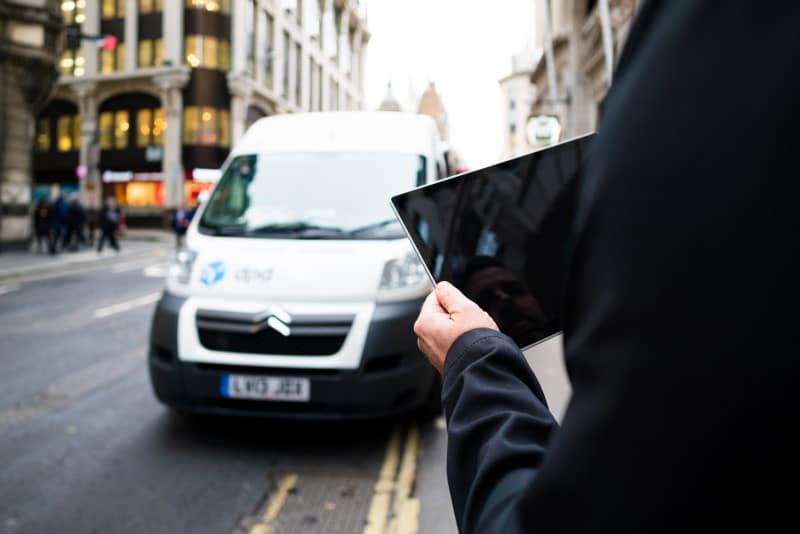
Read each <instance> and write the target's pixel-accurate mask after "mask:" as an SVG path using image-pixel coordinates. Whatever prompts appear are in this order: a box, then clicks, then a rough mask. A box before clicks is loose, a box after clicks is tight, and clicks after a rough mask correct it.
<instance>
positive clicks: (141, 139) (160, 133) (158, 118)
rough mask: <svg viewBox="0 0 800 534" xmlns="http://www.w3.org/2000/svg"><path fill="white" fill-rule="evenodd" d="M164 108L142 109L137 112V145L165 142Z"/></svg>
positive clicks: (144, 145) (143, 145)
mask: <svg viewBox="0 0 800 534" xmlns="http://www.w3.org/2000/svg"><path fill="white" fill-rule="evenodd" d="M164 126H165V123H164V110H163V109H161V108H157V109H140V110H139V111H137V112H136V146H138V147H148V146H152V145H162V144H164Z"/></svg>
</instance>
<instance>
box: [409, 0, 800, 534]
mask: <svg viewBox="0 0 800 534" xmlns="http://www.w3.org/2000/svg"><path fill="white" fill-rule="evenodd" d="M798 27H800V3H797V2H794V1H788V0H785V1H776V2H770V3H769V5H768V6H766V5H764V4H761V3H758V2H749V1H742V0H732V1H729V2H667V1H659V0H650V1H646V2H644V3H643V4H642V5H641V7H640V11H639V14H638V15H637V19H636V20H635V21H634V23H633V26H632V28H631V30H630V33H629V34H628V37H627V44H626V45H625V48H624V50H623V51H622V55H621V57H620V58H619V60H618V63H617V70H616V72H615V73H614V77H613V80H614V83H613V85H612V86H611V88H610V90H609V93H608V94H607V96H606V98H605V100H604V103H603V118H602V123H601V126H600V128H599V130H598V136H597V140H596V143H594V144H593V147H592V155H591V158H590V160H589V163H588V166H587V168H586V170H585V172H584V176H583V177H582V181H581V188H582V189H581V191H580V195H579V202H578V215H577V219H576V223H575V226H574V227H573V238H572V240H571V252H570V255H569V257H568V258H567V266H566V268H565V269H566V273H567V274H566V276H567V282H566V297H565V302H564V303H563V310H564V312H563V325H564V326H563V341H564V353H565V362H566V366H567V369H568V373H569V377H570V380H571V386H572V396H571V399H570V402H569V405H568V407H567V409H566V413H565V414H564V416H563V419H562V421H561V426H560V427H559V424H557V422H556V419H555V417H554V416H553V415H552V414H551V413H550V411H549V410H548V407H547V404H546V399H545V396H544V394H543V393H542V389H541V388H540V385H539V383H538V381H537V378H536V376H535V375H534V373H533V372H532V371H531V368H530V367H529V365H528V363H527V362H526V360H525V357H524V355H523V354H522V352H521V351H520V350H519V348H518V347H517V345H516V344H515V343H514V342H513V340H512V339H511V338H510V337H508V336H506V335H505V334H504V333H501V332H499V331H498V329H497V325H496V324H495V323H494V321H493V320H492V319H491V318H490V317H489V316H488V315H487V314H486V313H484V311H483V310H482V309H481V308H480V307H478V305H477V304H475V303H474V302H472V301H471V300H469V299H467V298H466V297H465V296H464V295H463V294H462V293H461V292H460V291H459V290H457V289H456V288H455V287H454V286H452V285H450V284H447V283H441V284H439V285H437V287H436V289H435V291H434V292H433V293H431V295H429V297H428V299H427V300H426V302H425V304H424V305H423V308H422V310H421V312H420V315H419V318H418V320H417V322H416V324H415V332H416V334H417V336H418V344H419V346H420V348H421V350H423V352H424V353H425V354H426V355H427V357H428V358H429V359H430V361H431V363H432V364H433V365H434V366H435V367H436V368H437V369H438V370H439V371H440V372H442V373H443V386H442V400H443V405H444V408H445V415H446V428H447V447H448V454H447V472H448V481H449V486H450V492H451V497H452V502H453V506H454V509H455V517H456V521H457V523H458V527H459V529H460V531H461V532H464V533H473V532H478V533H495V532H502V533H504V534H506V533H507V534H513V533H520V532H537V533H549V532H571V533H575V532H589V533H597V532H734V531H735V532H777V531H781V530H785V529H786V528H788V527H787V526H786V525H791V524H792V523H793V520H794V516H795V500H796V499H795V497H796V494H795V493H794V492H793V491H790V490H787V489H785V488H784V486H783V485H782V484H781V481H786V483H789V481H794V480H797V475H798V471H800V470H799V469H798V459H797V458H798V455H797V450H798V445H800V443H798V438H797V433H796V432H795V431H794V427H795V424H794V423H793V421H795V422H796V421H797V411H796V410H797V397H796V393H795V391H796V389H795V388H796V380H797V379H796V377H797V376H798V373H799V372H800V366H799V365H798V360H797V358H796V355H797V352H798V344H797V339H796V336H795V332H796V318H797V316H796V315H795V314H794V313H793V312H791V311H790V310H793V309H795V308H796V306H797V303H798V302H800V277H798V276H797V273H798V272H800V210H798V209H797V199H798V198H800V180H798V179H797V170H796V169H797V159H796V157H795V156H796V154H797V153H798V149H800V146H799V145H800V138H798V136H797V119H798V117H800V99H798V98H797V95H798V94H800V69H797V67H796V66H797V65H798V64H800V34H798V32H797V28H798ZM744 35H746V36H747V38H746V39H743V38H742V36H744ZM744 66H747V67H746V72H747V76H746V78H743V77H742V74H743V68H744Z"/></svg>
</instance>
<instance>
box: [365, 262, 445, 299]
mask: <svg viewBox="0 0 800 534" xmlns="http://www.w3.org/2000/svg"><path fill="white" fill-rule="evenodd" d="M432 288H433V286H431V282H430V279H429V278H428V273H427V272H426V271H425V267H424V266H423V265H422V263H420V261H419V259H418V258H417V255H416V254H414V252H408V253H407V254H405V255H403V256H401V257H399V258H395V259H392V260H389V261H387V262H386V264H385V265H384V266H383V274H381V284H380V287H379V288H378V300H379V301H396V300H410V299H413V298H417V297H421V296H424V295H426V294H427V293H429V292H430V291H431V289H432Z"/></svg>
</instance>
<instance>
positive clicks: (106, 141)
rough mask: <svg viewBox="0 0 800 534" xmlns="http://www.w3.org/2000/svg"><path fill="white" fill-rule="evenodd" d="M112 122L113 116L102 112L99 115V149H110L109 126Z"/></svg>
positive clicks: (107, 112) (108, 112)
mask: <svg viewBox="0 0 800 534" xmlns="http://www.w3.org/2000/svg"><path fill="white" fill-rule="evenodd" d="M113 122H114V114H113V113H111V112H110V111H104V112H103V113H101V114H100V128H99V130H100V148H101V149H103V150H108V149H110V148H111V126H112V124H113Z"/></svg>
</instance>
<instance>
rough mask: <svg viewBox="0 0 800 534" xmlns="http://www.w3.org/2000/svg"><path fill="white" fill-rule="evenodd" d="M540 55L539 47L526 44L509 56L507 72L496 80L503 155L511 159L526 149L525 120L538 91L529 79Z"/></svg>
mask: <svg viewBox="0 0 800 534" xmlns="http://www.w3.org/2000/svg"><path fill="white" fill-rule="evenodd" d="M541 55H542V49H541V48H534V47H533V46H528V47H527V48H526V49H525V50H523V51H521V52H519V53H518V54H515V55H514V56H513V57H512V58H511V73H510V74H508V75H507V76H505V77H503V78H501V79H500V89H501V90H502V93H503V125H504V126H503V131H504V132H505V143H504V145H503V146H504V149H503V151H504V157H506V158H513V157H515V156H519V155H521V154H525V153H527V152H530V150H531V147H530V146H529V145H528V141H527V138H526V136H525V123H526V121H527V119H528V116H530V114H531V106H532V105H533V102H534V101H535V100H536V96H537V94H538V92H537V89H536V86H535V85H534V84H533V83H532V82H531V74H533V69H534V67H535V66H536V64H537V62H538V61H539V57H540V56H541Z"/></svg>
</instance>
